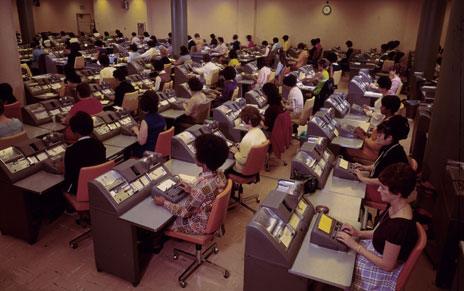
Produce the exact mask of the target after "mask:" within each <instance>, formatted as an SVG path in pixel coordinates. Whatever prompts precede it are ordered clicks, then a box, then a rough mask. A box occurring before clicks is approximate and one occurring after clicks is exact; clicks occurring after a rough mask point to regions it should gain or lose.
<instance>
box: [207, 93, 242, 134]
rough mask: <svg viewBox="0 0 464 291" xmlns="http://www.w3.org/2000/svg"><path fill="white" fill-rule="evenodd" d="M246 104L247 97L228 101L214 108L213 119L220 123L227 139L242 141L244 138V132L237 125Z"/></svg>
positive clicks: (220, 127)
mask: <svg viewBox="0 0 464 291" xmlns="http://www.w3.org/2000/svg"><path fill="white" fill-rule="evenodd" d="M245 106H246V101H245V99H244V98H239V99H236V100H235V101H227V102H225V103H223V104H222V105H220V106H218V107H216V108H214V109H213V119H214V120H215V121H217V122H218V123H219V129H220V130H221V132H222V133H224V135H225V136H226V138H227V139H229V140H231V141H233V142H240V140H241V139H242V132H241V130H240V129H238V128H237V125H238V123H239V121H240V119H239V116H240V112H241V111H242V109H243V108H244V107H245Z"/></svg>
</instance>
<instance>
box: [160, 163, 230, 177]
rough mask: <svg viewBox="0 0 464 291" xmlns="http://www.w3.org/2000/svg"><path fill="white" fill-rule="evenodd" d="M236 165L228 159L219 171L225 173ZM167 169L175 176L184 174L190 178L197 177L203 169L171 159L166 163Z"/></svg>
mask: <svg viewBox="0 0 464 291" xmlns="http://www.w3.org/2000/svg"><path fill="white" fill-rule="evenodd" d="M234 164H235V160H233V159H227V160H226V161H225V162H224V164H222V166H221V167H219V170H221V171H225V170H228V169H230V168H232V167H233V166H234ZM165 165H166V167H168V169H169V170H170V171H171V173H173V174H174V175H179V174H184V175H189V176H195V177H197V176H198V175H199V174H200V173H201V168H200V167H198V166H197V165H196V164H194V163H189V162H184V161H181V160H176V159H170V160H169V161H167V162H166V163H165Z"/></svg>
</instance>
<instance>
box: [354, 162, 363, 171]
mask: <svg viewBox="0 0 464 291" xmlns="http://www.w3.org/2000/svg"><path fill="white" fill-rule="evenodd" d="M353 167H354V168H355V169H357V170H361V171H365V170H366V166H365V165H362V164H360V163H353Z"/></svg>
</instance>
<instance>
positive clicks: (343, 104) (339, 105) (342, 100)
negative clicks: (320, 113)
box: [324, 92, 350, 118]
mask: <svg viewBox="0 0 464 291" xmlns="http://www.w3.org/2000/svg"><path fill="white" fill-rule="evenodd" d="M324 107H327V108H333V109H334V110H335V117H337V118H343V117H345V115H346V114H347V113H348V112H349V111H350V103H349V102H348V101H347V100H346V95H345V94H343V93H341V92H335V93H333V94H332V95H330V96H329V98H327V99H326V100H325V102H324Z"/></svg>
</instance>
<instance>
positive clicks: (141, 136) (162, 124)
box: [132, 90, 166, 157]
mask: <svg viewBox="0 0 464 291" xmlns="http://www.w3.org/2000/svg"><path fill="white" fill-rule="evenodd" d="M158 102H159V100H158V94H156V93H155V91H152V90H148V91H146V92H145V93H143V95H142V98H141V99H140V103H139V108H140V111H142V113H143V114H144V115H145V116H144V118H143V120H142V122H141V123H140V127H138V126H134V127H132V131H133V132H134V133H135V135H136V136H137V142H138V145H137V147H136V148H135V150H134V155H135V156H136V157H141V156H142V155H143V153H144V152H145V151H154V150H155V146H156V141H157V140H158V135H159V134H160V132H162V131H163V130H164V129H165V128H166V121H165V120H164V118H163V117H162V116H161V115H160V114H159V113H158Z"/></svg>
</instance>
